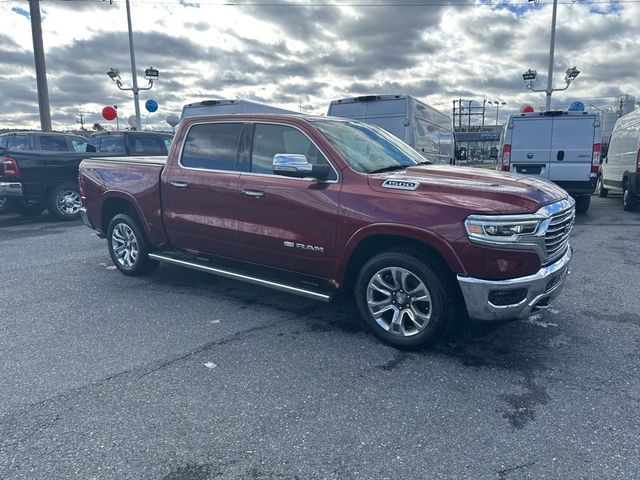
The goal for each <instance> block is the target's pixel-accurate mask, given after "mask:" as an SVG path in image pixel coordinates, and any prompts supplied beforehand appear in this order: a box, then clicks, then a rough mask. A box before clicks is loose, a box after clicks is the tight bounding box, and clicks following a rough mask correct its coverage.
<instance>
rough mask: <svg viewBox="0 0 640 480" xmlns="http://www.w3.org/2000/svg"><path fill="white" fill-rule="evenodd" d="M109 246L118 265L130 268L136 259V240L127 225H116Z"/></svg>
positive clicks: (137, 251) (137, 247) (137, 248)
mask: <svg viewBox="0 0 640 480" xmlns="http://www.w3.org/2000/svg"><path fill="white" fill-rule="evenodd" d="M111 246H112V247H113V253H114V254H115V257H116V260H117V261H118V263H119V264H120V265H121V266H123V267H125V268H132V267H133V266H134V265H135V263H136V260H137V259H138V254H139V251H140V249H139V246H138V239H137V238H136V235H135V233H134V232H133V230H132V229H131V227H130V226H129V225H127V224H126V223H118V224H117V225H116V226H115V227H114V228H113V232H112V233H111Z"/></svg>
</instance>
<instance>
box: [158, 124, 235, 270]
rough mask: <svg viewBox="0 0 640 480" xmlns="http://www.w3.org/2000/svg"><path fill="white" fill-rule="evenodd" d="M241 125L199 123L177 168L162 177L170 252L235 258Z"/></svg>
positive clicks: (165, 222) (190, 135)
mask: <svg viewBox="0 0 640 480" xmlns="http://www.w3.org/2000/svg"><path fill="white" fill-rule="evenodd" d="M244 128H245V126H244V124H242V123H202V124H195V125H193V126H192V127H191V128H190V130H189V132H188V133H187V136H186V139H185V142H184V148H183V151H182V153H181V155H180V161H179V163H178V165H173V166H172V167H170V168H169V167H168V168H167V169H165V171H164V172H163V178H162V182H161V183H162V189H163V191H162V201H163V209H164V225H165V229H166V232H167V236H168V238H169V241H170V242H171V244H172V246H173V247H175V248H177V249H178V250H182V251H185V252H188V253H192V254H196V255H197V254H203V255H213V256H221V257H229V258H233V257H236V256H237V253H238V248H237V229H238V179H239V177H240V169H241V158H240V154H239V151H240V144H241V139H242V132H243V129H244Z"/></svg>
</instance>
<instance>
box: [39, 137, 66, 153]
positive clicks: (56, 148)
mask: <svg viewBox="0 0 640 480" xmlns="http://www.w3.org/2000/svg"><path fill="white" fill-rule="evenodd" d="M40 150H46V151H50V152H67V151H68V150H69V146H68V145H67V139H66V138H65V137H58V136H55V135H40Z"/></svg>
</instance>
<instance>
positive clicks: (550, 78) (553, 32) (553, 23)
mask: <svg viewBox="0 0 640 480" xmlns="http://www.w3.org/2000/svg"><path fill="white" fill-rule="evenodd" d="M127 1H128V0H127ZM557 11H558V0H553V13H552V14H551V46H550V47H549V75H548V76H547V90H546V93H547V102H546V104H545V108H544V110H545V112H548V111H550V110H551V94H552V93H553V53H554V50H555V47H556V12H557ZM567 86H569V85H568V84H567Z"/></svg>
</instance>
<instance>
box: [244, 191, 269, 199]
mask: <svg viewBox="0 0 640 480" xmlns="http://www.w3.org/2000/svg"><path fill="white" fill-rule="evenodd" d="M242 194H243V195H246V196H247V197H251V198H262V197H264V192H261V191H259V190H242Z"/></svg>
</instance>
